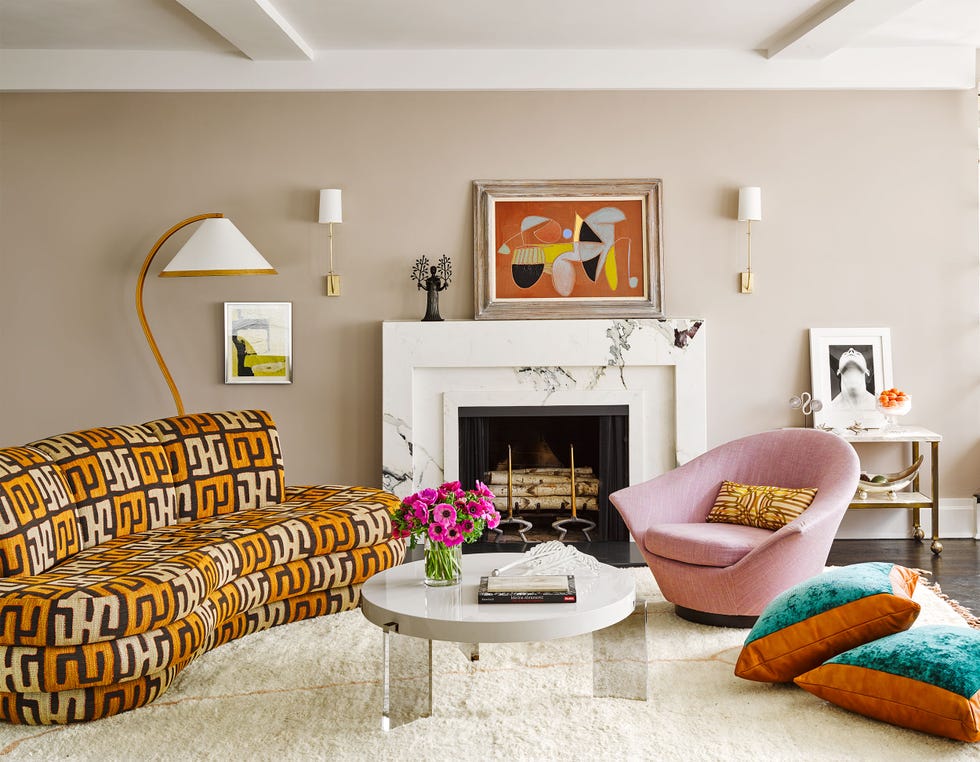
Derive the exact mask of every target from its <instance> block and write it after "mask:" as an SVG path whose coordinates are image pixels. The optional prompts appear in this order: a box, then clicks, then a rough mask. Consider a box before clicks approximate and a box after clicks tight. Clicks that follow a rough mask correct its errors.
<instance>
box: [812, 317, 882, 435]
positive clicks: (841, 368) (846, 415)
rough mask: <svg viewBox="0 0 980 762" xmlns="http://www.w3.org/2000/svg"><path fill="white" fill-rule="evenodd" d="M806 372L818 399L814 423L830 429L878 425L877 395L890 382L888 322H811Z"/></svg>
mask: <svg viewBox="0 0 980 762" xmlns="http://www.w3.org/2000/svg"><path fill="white" fill-rule="evenodd" d="M810 375H811V384H812V387H813V391H812V394H813V396H814V398H815V399H818V400H820V401H821V402H822V403H823V407H822V409H821V410H819V411H816V412H815V413H814V425H816V426H823V427H830V428H833V429H846V428H848V427H851V426H855V425H857V426H860V427H862V428H869V429H874V428H880V427H881V426H883V425H884V423H885V418H884V416H883V415H882V414H881V413H880V412H878V410H877V408H876V404H875V403H876V400H877V397H878V395H879V394H880V393H881V392H882V391H883V390H885V389H889V388H891V386H892V347H891V331H890V329H888V328H811V329H810Z"/></svg>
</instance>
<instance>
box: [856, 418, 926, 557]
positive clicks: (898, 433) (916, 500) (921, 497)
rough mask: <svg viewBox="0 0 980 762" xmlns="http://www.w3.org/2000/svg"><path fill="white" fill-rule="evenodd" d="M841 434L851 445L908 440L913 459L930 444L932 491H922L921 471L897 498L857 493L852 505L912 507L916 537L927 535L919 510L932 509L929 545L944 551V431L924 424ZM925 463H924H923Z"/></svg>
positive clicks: (896, 493) (914, 536)
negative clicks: (941, 536) (941, 476)
mask: <svg viewBox="0 0 980 762" xmlns="http://www.w3.org/2000/svg"><path fill="white" fill-rule="evenodd" d="M842 437H843V439H845V440H846V441H848V442H850V443H851V444H852V445H854V444H880V443H895V442H908V443H909V444H910V445H911V446H912V463H914V462H915V461H916V460H918V458H919V449H920V447H921V445H922V444H925V443H928V444H929V446H930V466H931V467H932V489H931V494H929V495H927V494H925V493H923V492H920V491H919V474H916V475H915V479H914V480H913V481H912V483H911V484H910V485H909V488H908V489H906V490H902V491H900V492H895V493H894V498H891V497H872V496H871V495H869V496H868V497H866V498H858V497H855V498H854V500H852V501H851V505H850V507H851V508H911V509H912V537H913V539H915V540H922V539H923V538H924V537H925V532H924V531H923V530H922V524H921V516H920V511H921V510H922V509H923V508H929V509H930V510H931V511H932V544H931V545H930V546H929V549H930V550H931V551H932V552H933V553H935V554H936V555H937V556H938V555H939V554H940V553H942V552H943V544H942V542H940V540H939V443H940V442H942V441H943V438H942V435H940V434H937V433H936V432H935V431H930V430H929V429H924V428H922V427H921V426H895V427H893V428H890V429H872V430H871V431H862V432H859V433H853V432H850V431H848V432H846V433H845V434H843V435H842ZM923 465H925V464H924V463H923ZM920 471H921V469H920Z"/></svg>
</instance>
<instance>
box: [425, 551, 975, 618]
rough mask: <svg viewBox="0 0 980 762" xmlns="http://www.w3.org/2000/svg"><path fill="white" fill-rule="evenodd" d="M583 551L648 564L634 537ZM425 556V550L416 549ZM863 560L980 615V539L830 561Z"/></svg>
mask: <svg viewBox="0 0 980 762" xmlns="http://www.w3.org/2000/svg"><path fill="white" fill-rule="evenodd" d="M572 544H573V545H575V547H577V548H578V549H579V550H581V551H582V552H583V553H588V554H590V555H593V556H595V557H596V558H597V559H599V561H601V562H602V563H606V564H609V565H610V566H643V564H644V562H643V557H642V556H641V555H640V553H639V551H638V550H637V549H636V545H635V544H633V543H629V542H592V543H584V542H583V543H572ZM527 548H528V546H527V545H524V544H523V543H520V542H502V543H482V542H481V543H474V544H473V545H464V546H463V550H464V552H466V553H493V552H499V553H521V552H523V551H525V550H527ZM416 552H417V553H418V554H419V557H421V549H419V550H418V551H416ZM862 561H890V562H892V563H896V564H901V565H902V566H908V567H909V568H914V569H923V570H924V571H928V572H931V574H930V575H927V577H926V579H928V580H931V581H932V582H937V583H938V584H939V586H940V587H941V588H942V590H943V592H944V593H945V594H946V595H948V596H949V597H950V598H952V599H954V600H956V601H959V602H960V604H961V605H963V606H965V607H966V608H968V609H970V610H971V611H972V612H973V613H974V614H977V615H980V543H978V542H977V541H976V540H945V539H944V540H943V552H942V555H940V556H935V555H933V553H932V551H930V550H929V542H928V541H925V542H915V541H914V540H836V541H835V542H834V544H833V546H832V547H831V549H830V557H829V558H828V559H827V563H828V564H830V565H833V566H844V565H846V564H856V563H861V562H862Z"/></svg>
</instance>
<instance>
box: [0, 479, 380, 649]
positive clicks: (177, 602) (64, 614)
mask: <svg viewBox="0 0 980 762" xmlns="http://www.w3.org/2000/svg"><path fill="white" fill-rule="evenodd" d="M290 495H291V496H292V497H293V498H294V499H293V500H290V501H288V502H286V503H284V504H281V505H274V506H267V507H266V508H258V509H253V510H251V511H242V512H239V513H232V514H226V515H221V516H215V517H212V518H206V519H199V520H198V521H194V522H189V523H186V524H176V525H174V526H169V527H161V528H159V529H154V530H151V531H148V532H141V533H137V534H132V535H126V536H124V537H117V538H115V539H114V540H110V541H108V542H106V543H103V544H102V545H99V546H96V547H94V548H89V549H87V550H84V551H82V552H80V553H79V554H78V555H76V556H75V557H74V558H71V559H69V560H68V561H66V562H65V563H63V564H60V565H59V566H57V567H55V568H53V569H50V570H48V571H47V572H45V573H44V574H43V575H39V576H25V577H19V578H11V579H0V645H33V646H62V645H65V646H67V645H80V644H85V643H96V642H100V641H105V640H113V639H116V638H121V637H126V636H129V635H136V634H139V633H144V632H148V631H150V630H154V629H158V628H161V627H164V626H166V625H167V624H169V623H171V622H175V621H178V620H180V619H183V618H184V617H186V616H187V615H188V614H190V612H191V611H193V610H194V609H196V608H197V607H198V606H200V605H201V603H202V602H203V601H204V600H205V599H206V598H207V597H208V596H210V595H211V594H212V593H213V592H214V591H216V590H218V589H219V588H221V587H223V586H225V585H227V584H229V583H230V582H232V581H233V580H236V579H239V578H242V577H246V576H247V575H250V574H254V573H256V572H261V571H263V570H265V569H269V568H272V567H276V566H281V565H284V564H289V563H291V562H293V561H297V560H300V559H304V558H311V557H314V556H322V555H328V554H335V553H341V552H343V551H350V550H355V549H358V548H370V547H371V546H375V545H378V544H380V543H384V542H388V541H389V540H390V539H391V514H390V511H391V510H393V508H394V507H395V506H397V504H398V498H396V497H395V496H394V495H392V494H390V493H387V492H383V491H381V490H377V489H372V488H367V487H331V486H321V487H305V488H298V489H293V490H291V491H290ZM375 562H377V563H378V564H379V565H378V566H377V568H376V569H375V571H380V570H381V568H385V567H384V566H383V563H384V562H386V559H380V560H378V559H375V561H371V563H375Z"/></svg>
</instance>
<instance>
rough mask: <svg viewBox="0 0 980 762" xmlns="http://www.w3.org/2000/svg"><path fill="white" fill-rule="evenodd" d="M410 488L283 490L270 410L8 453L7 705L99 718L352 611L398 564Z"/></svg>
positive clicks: (2, 637)
mask: <svg viewBox="0 0 980 762" xmlns="http://www.w3.org/2000/svg"><path fill="white" fill-rule="evenodd" d="M398 504H399V500H398V498H396V497H395V496H394V495H391V494H389V493H387V492H383V491H381V490H376V489H371V488H366V487H339V486H329V485H324V486H317V487H289V488H287V487H285V482H284V475H283V466H282V456H281V451H280V448H279V436H278V433H277V431H276V429H275V424H274V423H273V422H272V419H271V418H270V417H269V415H268V414H267V413H264V412H262V411H257V410H248V411H236V412H226V413H203V414H194V415H184V416H179V417H175V418H167V419H163V420H158V421H152V422H150V423H147V424H143V425H141V426H116V427H108V428H99V429H90V430H87V431H79V432H73V433H70V434H63V435H60V436H55V437H49V438H47V439H43V440H40V441H37V442H32V443H31V444H29V445H26V446H24V447H11V448H6V449H0V719H3V720H6V721H8V722H17V723H30V724H51V723H68V722H80V721H86V720H93V719H98V718H100V717H107V716H109V715H113V714H117V713H119V712H123V711H127V710H129V709H133V708H135V707H139V706H142V705H144V704H146V703H149V702H150V701H153V700H154V699H156V698H157V697H158V696H160V695H161V694H162V693H164V692H165V691H166V690H167V688H168V687H169V686H170V685H171V683H172V682H173V680H174V677H175V676H176V675H177V674H178V673H179V672H180V671H181V670H182V669H184V667H186V666H187V665H188V664H190V663H191V662H192V661H193V660H194V659H195V658H197V657H198V656H200V655H201V654H203V653H204V652H206V651H208V650H209V649H212V648H216V647H217V646H220V645H222V644H223V643H227V642H228V641H230V640H234V639H235V638H240V637H242V636H244V635H247V634H248V633H251V632H256V631H258V630H264V629H268V628H269V627H274V626H276V625H279V624H285V623H288V622H294V621H298V620H301V619H307V618H310V617H315V616H321V615H324V614H331V613H334V612H338V611H345V610H347V609H351V608H355V607H356V606H357V605H358V603H359V601H360V586H361V583H362V582H364V580H366V579H367V578H368V577H370V576H372V575H373V574H376V573H377V572H379V571H382V570H384V569H387V568H389V567H391V566H394V565H397V564H399V563H401V561H402V559H403V558H404V552H405V546H404V542H403V541H402V540H395V539H393V538H392V524H391V518H390V515H391V511H393V510H394V509H395V508H396V507H397V506H398Z"/></svg>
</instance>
